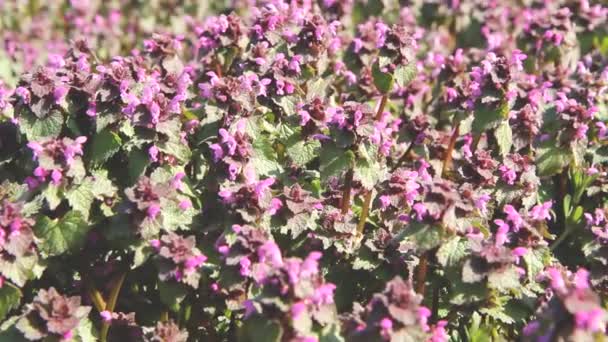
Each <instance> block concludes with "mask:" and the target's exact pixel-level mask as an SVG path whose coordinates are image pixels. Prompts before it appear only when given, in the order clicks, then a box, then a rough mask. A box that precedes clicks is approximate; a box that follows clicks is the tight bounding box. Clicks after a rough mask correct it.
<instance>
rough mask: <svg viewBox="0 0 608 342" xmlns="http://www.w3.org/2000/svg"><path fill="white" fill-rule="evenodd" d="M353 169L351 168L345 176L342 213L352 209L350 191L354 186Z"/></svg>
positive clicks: (344, 213)
mask: <svg viewBox="0 0 608 342" xmlns="http://www.w3.org/2000/svg"><path fill="white" fill-rule="evenodd" d="M353 175H354V171H353V169H352V168H351V169H349V170H348V171H347V172H346V176H344V191H343V192H342V215H346V214H347V213H348V210H349V209H350V192H351V190H352V187H353Z"/></svg>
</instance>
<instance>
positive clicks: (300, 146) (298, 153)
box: [287, 140, 321, 167]
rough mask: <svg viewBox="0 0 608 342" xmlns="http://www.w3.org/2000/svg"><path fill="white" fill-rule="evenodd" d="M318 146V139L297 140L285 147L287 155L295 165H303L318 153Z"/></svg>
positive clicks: (319, 145)
mask: <svg viewBox="0 0 608 342" xmlns="http://www.w3.org/2000/svg"><path fill="white" fill-rule="evenodd" d="M320 148H321V143H320V142H319V141H318V140H311V141H305V140H298V141H297V142H296V143H295V144H293V145H289V146H288V147H287V155H288V156H289V158H290V159H291V160H292V161H293V163H294V164H295V165H296V166H298V167H303V166H304V165H306V164H308V163H309V162H311V161H312V160H313V159H315V158H316V157H317V156H318V155H319V150H320Z"/></svg>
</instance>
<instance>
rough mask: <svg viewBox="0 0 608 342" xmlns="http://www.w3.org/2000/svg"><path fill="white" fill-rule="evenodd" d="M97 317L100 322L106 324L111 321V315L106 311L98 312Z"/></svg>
mask: <svg viewBox="0 0 608 342" xmlns="http://www.w3.org/2000/svg"><path fill="white" fill-rule="evenodd" d="M99 316H101V320H102V321H104V322H106V323H108V322H110V321H111V320H112V313H111V312H110V311H108V310H104V311H102V312H100V313H99Z"/></svg>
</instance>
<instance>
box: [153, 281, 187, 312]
mask: <svg viewBox="0 0 608 342" xmlns="http://www.w3.org/2000/svg"><path fill="white" fill-rule="evenodd" d="M158 292H159V295H160V301H161V302H162V303H163V304H165V305H166V306H168V307H169V309H170V310H171V311H173V312H178V311H179V305H180V304H181V302H183V301H184V299H185V298H186V295H187V294H188V288H187V287H186V286H185V285H182V284H178V283H169V282H164V281H159V282H158Z"/></svg>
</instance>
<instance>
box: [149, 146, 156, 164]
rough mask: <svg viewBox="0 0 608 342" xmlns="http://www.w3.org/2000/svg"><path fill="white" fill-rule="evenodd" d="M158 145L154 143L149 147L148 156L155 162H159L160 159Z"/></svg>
mask: <svg viewBox="0 0 608 342" xmlns="http://www.w3.org/2000/svg"><path fill="white" fill-rule="evenodd" d="M158 152H159V151H158V147H156V146H154V145H152V146H150V148H149V149H148V156H149V157H150V160H151V161H153V162H157V161H158Z"/></svg>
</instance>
